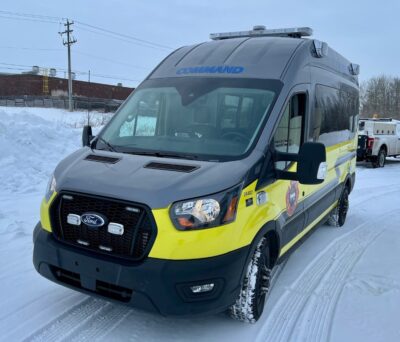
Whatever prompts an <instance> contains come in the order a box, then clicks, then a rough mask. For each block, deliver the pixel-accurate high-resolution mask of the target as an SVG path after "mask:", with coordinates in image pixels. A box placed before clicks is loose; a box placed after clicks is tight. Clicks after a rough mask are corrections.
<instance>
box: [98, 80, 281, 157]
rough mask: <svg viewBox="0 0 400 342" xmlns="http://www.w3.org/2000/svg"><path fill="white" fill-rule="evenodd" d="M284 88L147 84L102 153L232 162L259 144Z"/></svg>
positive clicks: (105, 135) (101, 144)
mask: <svg viewBox="0 0 400 342" xmlns="http://www.w3.org/2000/svg"><path fill="white" fill-rule="evenodd" d="M281 87H282V83H281V82H280V81H276V80H258V79H226V78H205V77H182V78H166V79H154V80H147V81H145V82H143V83H142V84H141V85H140V87H139V88H137V89H136V90H135V91H134V93H133V94H132V95H131V96H130V97H129V99H128V100H127V101H126V102H125V103H124V105H123V106H122V107H121V108H120V110H119V111H118V112H117V114H116V115H115V116H114V117H113V119H112V120H111V121H110V123H109V124H108V125H107V126H106V127H105V128H104V130H103V131H102V132H101V134H100V136H99V138H98V140H97V143H96V148H98V149H113V150H115V151H118V152H124V153H132V154H148V155H156V156H161V157H177V158H186V159H199V160H217V161H226V160H233V159H239V158H241V157H242V156H244V155H245V154H247V153H248V152H250V150H251V148H252V146H253V145H254V144H255V142H256V140H257V138H258V134H259V133H260V131H261V127H262V126H263V124H264V123H265V120H266V118H267V116H268V114H269V112H270V110H271V109H272V106H273V104H274V101H275V99H276V97H277V94H278V93H279V90H280V89H281Z"/></svg>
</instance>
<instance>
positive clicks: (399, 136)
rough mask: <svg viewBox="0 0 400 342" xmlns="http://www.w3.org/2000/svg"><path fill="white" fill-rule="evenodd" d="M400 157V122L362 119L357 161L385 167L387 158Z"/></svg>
mask: <svg viewBox="0 0 400 342" xmlns="http://www.w3.org/2000/svg"><path fill="white" fill-rule="evenodd" d="M397 156H400V121H398V120H393V119H360V121H359V131H358V148H357V160H358V161H363V160H365V161H369V162H371V163H372V166H373V167H384V166H385V161H386V157H397Z"/></svg>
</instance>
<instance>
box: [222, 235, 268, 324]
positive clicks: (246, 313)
mask: <svg viewBox="0 0 400 342" xmlns="http://www.w3.org/2000/svg"><path fill="white" fill-rule="evenodd" d="M270 284H271V269H270V266H269V248H268V245H267V240H266V238H265V237H263V238H262V239H261V240H260V242H259V243H258V245H257V247H256V249H255V251H254V254H253V256H252V258H251V260H250V262H249V264H248V266H247V270H246V274H245V277H244V280H243V284H242V288H241V290H240V293H239V297H238V298H237V300H236V302H235V303H234V304H233V305H232V306H231V307H230V308H229V311H228V313H229V315H230V316H231V317H232V318H233V319H235V320H238V321H241V322H246V323H256V322H257V320H258V319H259V318H260V317H261V315H262V313H263V310H264V304H265V300H266V297H267V295H268V292H269V289H270Z"/></svg>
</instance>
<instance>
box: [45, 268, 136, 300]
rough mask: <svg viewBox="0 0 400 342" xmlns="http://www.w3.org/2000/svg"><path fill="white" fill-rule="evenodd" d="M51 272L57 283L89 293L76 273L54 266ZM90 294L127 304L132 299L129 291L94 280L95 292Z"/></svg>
mask: <svg viewBox="0 0 400 342" xmlns="http://www.w3.org/2000/svg"><path fill="white" fill-rule="evenodd" d="M51 270H52V272H53V274H54V276H55V277H56V279H57V280H58V281H60V282H62V283H65V284H68V285H70V286H73V287H76V288H78V289H85V290H86V291H90V290H88V289H86V288H83V287H82V284H81V277H80V275H79V274H78V273H74V272H70V271H67V270H64V269H62V268H59V267H55V266H51ZM92 292H95V293H97V294H99V295H101V296H104V297H107V298H111V299H115V300H119V301H121V302H129V301H130V299H131V297H132V290H131V289H127V288H125V287H122V286H118V285H114V284H110V283H106V282H104V281H100V280H96V290H94V291H92Z"/></svg>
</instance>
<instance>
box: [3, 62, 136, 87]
mask: <svg viewBox="0 0 400 342" xmlns="http://www.w3.org/2000/svg"><path fill="white" fill-rule="evenodd" d="M0 65H6V66H7V67H3V66H0V68H4V69H13V68H11V67H14V69H15V70H23V71H30V70H31V68H32V66H31V65H24V64H14V63H4V62H0ZM21 68H23V69H21ZM40 68H41V69H51V67H47V66H46V67H40ZM53 68H55V69H57V70H58V71H62V72H67V69H65V68H61V67H57V66H53ZM72 73H75V74H76V75H89V72H88V71H80V70H73V71H72ZM90 75H91V76H95V77H99V78H107V79H113V80H122V81H132V82H140V81H141V80H139V79H132V78H127V77H124V76H118V75H107V74H98V73H93V72H90Z"/></svg>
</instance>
